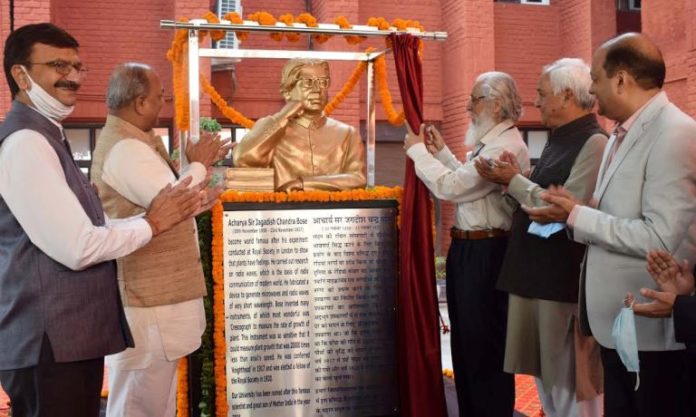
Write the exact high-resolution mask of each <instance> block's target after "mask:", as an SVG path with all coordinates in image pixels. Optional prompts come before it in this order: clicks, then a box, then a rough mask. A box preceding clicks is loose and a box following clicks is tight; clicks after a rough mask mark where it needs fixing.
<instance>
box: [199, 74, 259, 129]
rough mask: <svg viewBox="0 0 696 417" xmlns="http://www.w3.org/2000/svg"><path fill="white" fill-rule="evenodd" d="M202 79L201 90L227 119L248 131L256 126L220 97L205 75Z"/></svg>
mask: <svg viewBox="0 0 696 417" xmlns="http://www.w3.org/2000/svg"><path fill="white" fill-rule="evenodd" d="M200 77H201V89H202V90H203V91H204V92H205V93H206V94H208V96H210V100H212V102H213V103H214V104H215V106H217V108H218V109H219V110H220V112H222V114H223V115H225V117H227V118H228V119H230V121H231V122H233V123H237V124H239V125H242V126H244V127H245V128H247V129H251V128H252V126H254V121H253V120H251V119H249V118H247V117H246V116H244V115H243V114H242V113H240V112H238V111H237V110H235V108H234V107H231V106H229V105H228V104H227V102H226V101H225V99H224V98H223V97H222V96H221V95H220V93H218V92H217V90H216V89H215V87H213V85H212V84H211V83H210V81H208V79H207V78H205V76H204V75H203V74H201V75H200Z"/></svg>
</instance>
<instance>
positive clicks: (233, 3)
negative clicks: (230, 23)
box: [215, 0, 243, 49]
mask: <svg viewBox="0 0 696 417" xmlns="http://www.w3.org/2000/svg"><path fill="white" fill-rule="evenodd" d="M229 12H237V14H238V15H239V16H243V15H242V0H218V1H217V15H218V16H220V18H222V17H223V16H224V15H226V14H227V13H229ZM215 47H216V48H226V49H239V39H237V37H236V36H235V35H234V32H232V31H228V32H226V34H225V37H224V38H223V39H221V40H220V41H218V42H217V45H216V46H215Z"/></svg>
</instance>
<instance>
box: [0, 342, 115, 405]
mask: <svg viewBox="0 0 696 417" xmlns="http://www.w3.org/2000/svg"><path fill="white" fill-rule="evenodd" d="M103 379H104V358H98V359H91V360H86V361H80V362H65V363H57V362H56V361H55V359H54V358H53V350H52V349H51V343H50V342H49V340H48V338H47V337H46V336H45V335H44V338H43V342H42V344H41V356H40V357H39V364H38V365H36V366H32V367H29V368H22V369H13V370H5V371H0V383H1V384H2V387H3V389H4V390H5V392H7V395H8V396H9V397H10V402H11V403H12V417H99V405H100V400H101V398H100V396H101V387H102V381H103Z"/></svg>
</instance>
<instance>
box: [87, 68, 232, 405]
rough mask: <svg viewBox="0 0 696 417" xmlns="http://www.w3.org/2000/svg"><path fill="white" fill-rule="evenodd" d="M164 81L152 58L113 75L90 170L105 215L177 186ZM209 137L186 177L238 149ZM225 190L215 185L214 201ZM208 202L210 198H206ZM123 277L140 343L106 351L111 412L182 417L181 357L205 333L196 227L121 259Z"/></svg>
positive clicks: (196, 147)
mask: <svg viewBox="0 0 696 417" xmlns="http://www.w3.org/2000/svg"><path fill="white" fill-rule="evenodd" d="M162 95H163V88H162V83H161V81H160V79H159V77H158V76H157V74H156V73H155V72H154V71H153V70H152V68H150V67H149V66H147V65H144V64H138V63H127V64H123V65H119V66H118V67H117V68H116V69H115V70H114V72H113V74H112V76H111V79H110V81H109V87H108V91H107V97H106V104H107V107H108V108H109V115H108V117H107V119H106V125H105V126H104V128H103V129H102V131H101V133H100V135H99V138H98V139H97V146H96V148H95V149H94V158H93V163H92V173H93V176H94V182H95V184H96V185H97V187H98V189H99V195H100V198H101V200H102V203H103V204H104V210H105V211H106V213H107V214H108V215H109V216H111V217H114V218H121V217H127V216H131V215H135V214H138V213H142V212H144V211H146V210H147V208H148V207H149V206H150V204H151V202H152V199H153V197H154V196H155V193H156V190H158V189H159V188H161V187H164V186H166V185H167V184H175V183H176V182H177V179H178V178H179V175H178V173H177V171H176V170H175V169H173V168H172V163H171V161H170V159H169V155H168V154H167V152H166V150H165V149H164V146H163V143H162V138H160V137H159V136H157V135H155V133H154V132H153V128H154V127H155V126H156V125H157V118H158V115H159V112H160V109H161V107H162V103H163V99H162ZM228 142H229V141H220V140H218V138H217V137H213V136H212V135H204V136H203V137H202V138H201V139H200V140H199V141H198V142H197V143H195V144H190V145H189V146H188V147H187V152H186V156H187V159H188V161H189V162H190V164H189V165H188V166H187V167H186V169H185V170H184V171H183V172H182V173H181V177H189V176H190V177H193V183H194V184H198V183H200V182H202V181H205V182H207V179H206V172H207V169H209V167H210V166H211V165H213V164H214V163H215V162H217V161H218V160H220V159H221V158H222V157H224V155H225V154H226V153H227V151H228V150H229V149H230V146H229V144H228ZM221 191H222V189H209V193H208V199H207V201H209V202H211V203H212V202H215V201H216V200H217V197H218V195H219V193H220V192H221ZM206 205H207V204H206ZM118 265H119V271H118V279H119V286H120V289H121V299H122V300H123V304H124V308H125V312H126V317H127V319H128V324H129V325H130V328H131V331H132V332H133V339H134V340H135V347H133V348H128V349H126V350H125V351H123V352H120V353H117V354H115V355H111V356H108V357H107V358H106V363H107V366H108V368H109V400H108V403H107V410H106V415H107V416H110V417H148V416H158V417H174V415H175V412H176V401H175V399H176V369H177V364H178V360H179V359H180V358H181V357H183V356H185V355H188V354H189V353H191V352H193V351H194V350H196V349H197V348H198V346H200V343H201V335H202V334H203V331H204V330H205V312H204V309H203V298H202V297H203V296H204V295H205V282H204V277H203V270H202V268H201V261H200V253H199V250H198V234H197V231H196V224H195V222H194V221H193V219H191V220H190V221H189V222H188V223H182V224H180V225H179V226H177V227H175V228H173V229H172V230H170V231H168V232H167V233H163V234H162V235H160V236H158V237H156V238H154V239H153V240H152V241H150V243H149V244H148V245H147V246H145V247H144V248H142V249H141V250H139V251H137V252H135V253H133V254H131V255H128V256H125V257H123V258H121V259H119V260H118Z"/></svg>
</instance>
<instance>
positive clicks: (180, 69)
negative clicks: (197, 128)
mask: <svg viewBox="0 0 696 417" xmlns="http://www.w3.org/2000/svg"><path fill="white" fill-rule="evenodd" d="M179 21H180V22H187V21H188V19H186V18H182V19H179ZM187 39H188V31H187V30H185V29H179V30H177V31H176V32H175V34H174V40H173V41H172V46H171V47H170V48H169V50H168V51H167V59H168V60H169V61H170V62H171V63H172V84H173V90H174V124H175V125H176V128H177V129H179V130H180V131H185V130H188V126H189V107H188V105H189V99H188V88H187V84H186V59H187V54H186V51H187V49H188V43H187Z"/></svg>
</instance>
